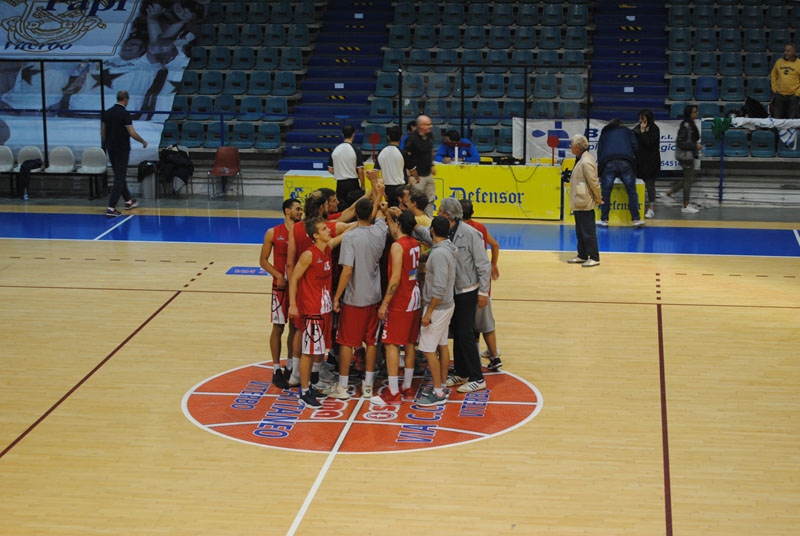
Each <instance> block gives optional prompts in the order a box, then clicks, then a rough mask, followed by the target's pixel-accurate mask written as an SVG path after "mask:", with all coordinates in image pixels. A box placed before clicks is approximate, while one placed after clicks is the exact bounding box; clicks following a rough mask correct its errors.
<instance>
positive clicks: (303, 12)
mask: <svg viewBox="0 0 800 536" xmlns="http://www.w3.org/2000/svg"><path fill="white" fill-rule="evenodd" d="M292 20H293V21H294V22H297V23H301V24H314V23H316V22H317V8H316V7H314V2H312V1H305V2H300V3H297V4H295V6H294V17H293V18H292Z"/></svg>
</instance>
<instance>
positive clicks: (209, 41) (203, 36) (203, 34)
mask: <svg viewBox="0 0 800 536" xmlns="http://www.w3.org/2000/svg"><path fill="white" fill-rule="evenodd" d="M216 42H217V32H216V30H215V29H214V25H213V24H203V25H202V26H201V27H200V34H199V35H198V36H197V40H196V41H195V43H194V44H195V45H202V46H206V47H208V46H211V45H214V44H216Z"/></svg>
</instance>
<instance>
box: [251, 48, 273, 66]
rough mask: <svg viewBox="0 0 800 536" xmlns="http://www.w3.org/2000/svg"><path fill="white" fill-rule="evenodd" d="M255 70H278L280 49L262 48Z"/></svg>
mask: <svg viewBox="0 0 800 536" xmlns="http://www.w3.org/2000/svg"><path fill="white" fill-rule="evenodd" d="M255 68H256V69H257V70H259V71H272V70H275V69H277V68H278V49H277V48H274V47H260V48H259V49H258V53H256V65H255Z"/></svg>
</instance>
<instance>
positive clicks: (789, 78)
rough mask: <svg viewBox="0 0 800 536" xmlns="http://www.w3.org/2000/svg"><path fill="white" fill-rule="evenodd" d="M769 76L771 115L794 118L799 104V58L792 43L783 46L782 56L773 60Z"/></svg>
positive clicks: (779, 117)
mask: <svg viewBox="0 0 800 536" xmlns="http://www.w3.org/2000/svg"><path fill="white" fill-rule="evenodd" d="M770 78H771V82H772V104H773V110H772V117H774V118H776V119H796V118H797V116H798V110H797V108H798V104H800V59H798V58H797V48H796V47H795V46H794V45H793V44H792V43H788V44H787V45H786V46H785V47H784V48H783V57H782V58H781V59H779V60H778V61H776V62H775V66H774V67H773V68H772V73H771V74H770Z"/></svg>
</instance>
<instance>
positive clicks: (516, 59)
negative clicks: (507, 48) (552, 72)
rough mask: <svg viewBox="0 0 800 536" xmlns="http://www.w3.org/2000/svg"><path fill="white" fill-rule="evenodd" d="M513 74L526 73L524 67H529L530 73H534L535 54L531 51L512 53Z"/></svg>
mask: <svg viewBox="0 0 800 536" xmlns="http://www.w3.org/2000/svg"><path fill="white" fill-rule="evenodd" d="M511 64H512V65H513V66H514V67H511V72H512V73H523V72H525V69H524V66H525V65H527V66H528V72H529V73H531V72H533V52H531V51H530V50H515V51H514V52H512V53H511Z"/></svg>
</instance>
